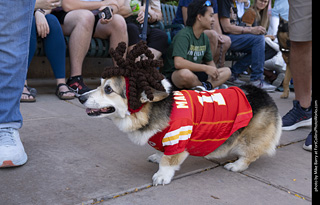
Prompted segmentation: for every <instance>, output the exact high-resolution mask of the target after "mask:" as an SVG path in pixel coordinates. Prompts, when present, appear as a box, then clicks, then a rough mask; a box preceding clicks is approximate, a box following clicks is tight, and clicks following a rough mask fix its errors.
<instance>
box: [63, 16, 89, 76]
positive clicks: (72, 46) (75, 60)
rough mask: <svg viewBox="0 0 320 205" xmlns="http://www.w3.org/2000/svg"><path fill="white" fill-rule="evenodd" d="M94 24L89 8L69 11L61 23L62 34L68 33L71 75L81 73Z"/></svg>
mask: <svg viewBox="0 0 320 205" xmlns="http://www.w3.org/2000/svg"><path fill="white" fill-rule="evenodd" d="M93 24H94V15H93V14H92V12H91V11H89V10H74V11H70V12H69V13H68V14H67V15H66V17H65V20H64V24H63V25H61V27H62V30H63V33H64V35H70V39H69V54H70V64H71V76H77V75H81V73H82V63H83V60H84V58H85V56H86V54H87V52H88V49H89V46H90V41H91V36H92V31H93Z"/></svg>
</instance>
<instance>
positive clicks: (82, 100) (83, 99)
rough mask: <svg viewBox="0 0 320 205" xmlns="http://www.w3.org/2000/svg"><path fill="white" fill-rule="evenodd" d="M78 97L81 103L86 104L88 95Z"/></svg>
mask: <svg viewBox="0 0 320 205" xmlns="http://www.w3.org/2000/svg"><path fill="white" fill-rule="evenodd" d="M78 99H79V101H80V103H81V104H84V103H85V102H86V101H87V100H88V98H87V96H86V95H81V96H79V98H78Z"/></svg>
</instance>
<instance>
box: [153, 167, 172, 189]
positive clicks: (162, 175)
mask: <svg viewBox="0 0 320 205" xmlns="http://www.w3.org/2000/svg"><path fill="white" fill-rule="evenodd" d="M173 175H174V169H173V168H171V167H166V168H164V167H162V169H159V171H157V172H156V173H155V174H154V175H153V177H152V180H153V185H154V186H157V185H159V184H162V185H165V184H169V183H170V182H171V180H172V177H173Z"/></svg>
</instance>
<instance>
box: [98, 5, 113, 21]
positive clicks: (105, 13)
mask: <svg viewBox="0 0 320 205" xmlns="http://www.w3.org/2000/svg"><path fill="white" fill-rule="evenodd" d="M112 12H113V9H112V8H111V7H109V6H107V7H106V8H104V9H103V10H102V11H100V12H99V13H98V15H99V18H103V19H107V20H108V19H111V17H112Z"/></svg>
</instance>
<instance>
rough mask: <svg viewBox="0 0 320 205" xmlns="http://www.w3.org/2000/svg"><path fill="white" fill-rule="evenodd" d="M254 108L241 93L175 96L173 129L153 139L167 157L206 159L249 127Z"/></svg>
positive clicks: (235, 90) (233, 90) (230, 90)
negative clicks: (228, 140) (186, 155)
mask: <svg viewBox="0 0 320 205" xmlns="http://www.w3.org/2000/svg"><path fill="white" fill-rule="evenodd" d="M251 118H252V109H251V106H250V104H249V102H248V100H247V98H246V96H245V94H244V93H243V92H242V90H241V89H239V88H237V87H230V88H228V89H221V90H212V91H201V92H198V91H191V90H183V91H176V92H174V104H173V108H172V112H171V116H170V122H169V126H168V127H166V128H165V129H164V130H162V131H161V132H158V133H156V134H155V135H154V136H152V137H151V138H150V139H149V142H148V143H149V145H151V146H152V147H154V148H155V149H157V150H159V151H162V152H164V154H165V155H173V154H178V153H181V152H183V151H185V150H186V151H188V152H189V154H190V155H193V156H206V155H208V154H210V153H211V152H213V151H214V150H215V149H217V148H218V147H219V146H220V145H222V144H223V143H224V142H225V141H226V140H227V139H228V138H229V137H230V136H231V135H232V134H233V133H234V132H235V131H236V130H238V129H240V128H242V127H245V126H247V125H248V124H249V122H250V120H251Z"/></svg>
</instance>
